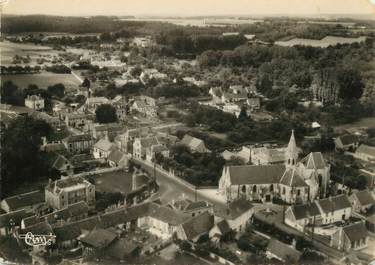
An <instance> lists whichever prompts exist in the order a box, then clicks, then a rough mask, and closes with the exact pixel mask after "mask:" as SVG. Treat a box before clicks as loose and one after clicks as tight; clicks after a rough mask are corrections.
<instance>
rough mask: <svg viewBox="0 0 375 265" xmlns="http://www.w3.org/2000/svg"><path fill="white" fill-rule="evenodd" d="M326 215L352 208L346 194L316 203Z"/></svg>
mask: <svg viewBox="0 0 375 265" xmlns="http://www.w3.org/2000/svg"><path fill="white" fill-rule="evenodd" d="M316 203H317V204H318V205H319V206H320V208H321V209H322V211H323V212H324V213H329V212H333V211H337V210H341V209H345V208H350V207H351V206H352V205H351V203H350V201H349V199H348V197H347V196H346V195H344V194H342V195H338V196H335V197H330V198H326V199H321V200H318V201H316Z"/></svg>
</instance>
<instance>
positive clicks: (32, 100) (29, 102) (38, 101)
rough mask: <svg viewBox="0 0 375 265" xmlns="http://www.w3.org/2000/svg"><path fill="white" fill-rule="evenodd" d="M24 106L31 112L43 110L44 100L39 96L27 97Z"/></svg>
mask: <svg viewBox="0 0 375 265" xmlns="http://www.w3.org/2000/svg"><path fill="white" fill-rule="evenodd" d="M25 106H26V107H28V108H30V109H33V110H42V109H44V98H42V97H41V96H40V95H38V96H37V95H28V96H27V97H26V98H25Z"/></svg>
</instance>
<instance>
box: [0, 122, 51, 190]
mask: <svg viewBox="0 0 375 265" xmlns="http://www.w3.org/2000/svg"><path fill="white" fill-rule="evenodd" d="M52 134H53V130H52V128H51V126H50V125H49V124H47V123H46V122H45V121H42V120H36V119H33V118H31V117H28V116H25V117H24V116H21V117H18V118H16V119H15V120H14V121H12V122H11V123H10V125H9V127H8V128H7V129H5V130H4V132H3V135H2V137H1V176H2V183H1V185H2V188H3V191H4V193H6V192H10V191H12V190H14V189H15V188H16V187H18V186H19V185H20V184H22V183H25V182H33V181H37V180H38V179H41V178H43V177H44V178H47V177H56V176H55V175H54V174H53V173H54V172H52V171H51V170H50V166H49V163H48V161H49V156H48V154H46V153H44V152H41V151H40V146H41V144H42V140H41V137H42V136H46V137H47V138H50V137H52ZM3 195H6V194H3Z"/></svg>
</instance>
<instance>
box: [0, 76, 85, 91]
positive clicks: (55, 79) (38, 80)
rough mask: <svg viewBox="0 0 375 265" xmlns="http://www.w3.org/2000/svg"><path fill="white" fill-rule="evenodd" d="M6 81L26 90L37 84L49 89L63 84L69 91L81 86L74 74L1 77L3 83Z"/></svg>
mask: <svg viewBox="0 0 375 265" xmlns="http://www.w3.org/2000/svg"><path fill="white" fill-rule="evenodd" d="M6 81H12V82H13V83H14V84H16V85H17V86H18V87H20V88H26V87H27V86H28V85H30V84H35V85H37V86H38V87H40V88H47V87H48V86H51V85H55V84H57V83H62V84H64V86H65V88H66V89H67V90H72V89H75V88H77V86H79V85H80V84H81V83H80V82H79V81H78V79H77V78H76V77H74V76H73V75H72V74H54V73H41V74H19V75H1V82H2V83H3V82H6Z"/></svg>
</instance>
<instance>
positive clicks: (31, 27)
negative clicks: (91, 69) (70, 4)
mask: <svg viewBox="0 0 375 265" xmlns="http://www.w3.org/2000/svg"><path fill="white" fill-rule="evenodd" d="M144 24H145V23H144V22H135V21H120V20H117V19H115V18H114V17H102V16H100V17H99V16H97V17H89V18H85V17H62V16H45V15H27V16H2V17H1V26H2V32H3V33H10V34H14V33H24V32H66V33H102V32H113V31H118V30H121V29H122V28H123V27H125V26H131V27H135V26H137V27H141V26H143V25H144Z"/></svg>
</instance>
